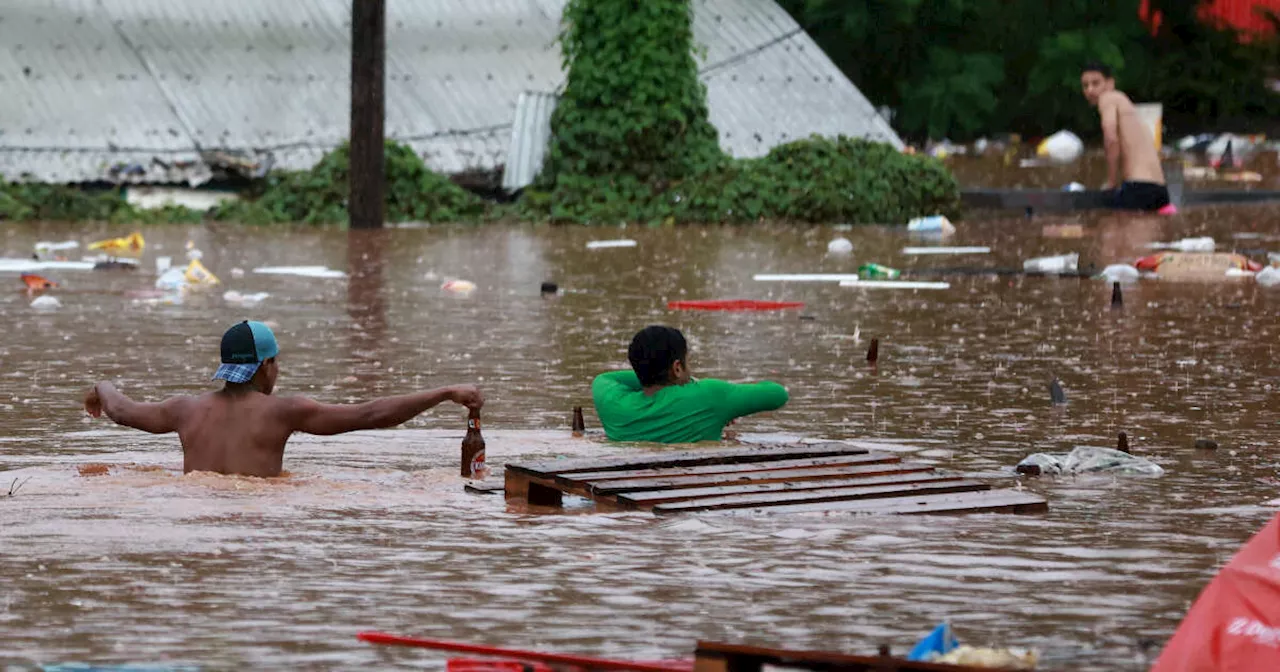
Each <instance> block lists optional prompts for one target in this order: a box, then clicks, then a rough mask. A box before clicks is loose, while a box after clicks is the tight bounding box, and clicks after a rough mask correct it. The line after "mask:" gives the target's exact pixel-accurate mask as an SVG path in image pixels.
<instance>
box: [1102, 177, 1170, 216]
mask: <svg viewBox="0 0 1280 672" xmlns="http://www.w3.org/2000/svg"><path fill="white" fill-rule="evenodd" d="M1107 205H1108V206H1110V207H1112V208H1116V209H1119V210H1149V211H1152V212H1154V211H1156V210H1159V209H1160V208H1163V207H1164V206H1166V205H1169V189H1168V188H1167V187H1165V186H1164V185H1163V184H1156V183H1154V182H1125V183H1123V184H1121V185H1120V188H1119V189H1116V190H1115V191H1114V192H1112V193H1111V197H1110V198H1109V199H1108V203H1107Z"/></svg>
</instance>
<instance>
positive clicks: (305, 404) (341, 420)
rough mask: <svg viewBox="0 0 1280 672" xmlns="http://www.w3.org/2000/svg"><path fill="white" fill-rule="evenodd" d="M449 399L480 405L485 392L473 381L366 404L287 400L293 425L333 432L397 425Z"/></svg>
mask: <svg viewBox="0 0 1280 672" xmlns="http://www.w3.org/2000/svg"><path fill="white" fill-rule="evenodd" d="M445 401H452V402H453V403H455V404H460V405H462V406H466V407H467V408H476V409H478V408H480V407H482V406H484V395H482V394H481V393H480V390H478V389H476V388H475V387H473V386H471V385H458V386H456V387H441V388H438V389H434V390H427V391H425V392H414V393H412V394H402V395H399V396H395V397H384V398H382V399H375V400H373V401H368V402H365V403H363V404H322V403H320V402H318V401H316V400H314V399H308V398H307V397H293V398H290V399H287V400H285V402H284V403H285V415H286V421H287V422H288V423H289V427H290V429H292V430H293V431H295V432H303V433H305V434H318V435H320V436H330V435H333V434H343V433H346V432H354V431H356V430H360V429H382V428H385V427H394V426H396V425H399V424H401V423H404V422H407V421H408V420H410V419H411V418H413V417H414V416H416V415H418V414H419V413H422V412H423V411H425V410H427V409H429V408H432V407H433V406H437V405H439V404H440V403H442V402H445Z"/></svg>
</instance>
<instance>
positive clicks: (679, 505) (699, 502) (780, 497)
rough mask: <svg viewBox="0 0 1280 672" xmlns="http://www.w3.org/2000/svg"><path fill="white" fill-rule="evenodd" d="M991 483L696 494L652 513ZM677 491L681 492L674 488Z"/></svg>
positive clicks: (878, 495)
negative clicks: (715, 494) (714, 495)
mask: <svg viewBox="0 0 1280 672" xmlns="http://www.w3.org/2000/svg"><path fill="white" fill-rule="evenodd" d="M990 489H991V486H990V485H988V484H986V483H982V482H979V481H971V480H964V479H957V480H950V481H933V482H924V483H889V484H884V485H860V486H855V487H847V488H823V489H821V490H801V491H798V492H769V493H764V494H759V495H730V496H727V497H698V498H694V499H688V500H683V501H678V502H668V503H666V504H658V505H655V506H654V507H653V511H654V513H686V512H689V511H710V510H713V509H742V508H750V507H760V506H777V505H783V504H801V503H805V502H841V501H848V500H860V499H879V498H884V497H914V496H917V495H925V494H942V493H948V492H979V491H982V490H990ZM676 492H680V491H679V490H677V491H676Z"/></svg>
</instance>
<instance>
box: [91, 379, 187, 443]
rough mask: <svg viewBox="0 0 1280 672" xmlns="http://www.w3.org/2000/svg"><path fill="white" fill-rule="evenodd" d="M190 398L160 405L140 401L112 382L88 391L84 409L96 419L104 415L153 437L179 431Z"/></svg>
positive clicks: (175, 398) (169, 400)
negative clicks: (148, 433) (184, 407)
mask: <svg viewBox="0 0 1280 672" xmlns="http://www.w3.org/2000/svg"><path fill="white" fill-rule="evenodd" d="M187 399H188V398H187V397H170V398H168V399H165V400H164V401H162V402H159V403H155V404H152V403H145V402H138V401H134V400H132V399H130V398H129V397H127V396H125V394H124V393H123V392H121V391H120V390H117V389H116V386H115V385H113V384H111V383H109V382H101V383H98V384H97V385H94V386H93V387H91V388H89V391H88V392H87V393H85V396H84V410H85V411H87V412H88V413H89V415H92V416H93V417H95V418H97V417H100V416H102V415H103V414H104V413H105V414H106V416H107V417H108V418H111V419H112V420H113V421H115V422H116V424H120V425H124V426H125V427H132V428H134V429H140V430H142V431H144V432H150V433H152V434H167V433H169V432H176V431H178V419H179V417H180V416H181V414H182V407H183V406H184V405H185V404H186V403H187Z"/></svg>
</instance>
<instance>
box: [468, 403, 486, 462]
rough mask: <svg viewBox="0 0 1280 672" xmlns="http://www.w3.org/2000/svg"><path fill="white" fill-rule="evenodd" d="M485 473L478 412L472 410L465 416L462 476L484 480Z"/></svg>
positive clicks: (482, 440)
mask: <svg viewBox="0 0 1280 672" xmlns="http://www.w3.org/2000/svg"><path fill="white" fill-rule="evenodd" d="M486 471H487V470H486V469H485V465H484V437H483V436H481V435H480V410H479V409H476V408H473V409H471V412H470V413H468V414H467V435H466V436H464V437H463V438H462V475H463V477H465V478H484V477H485V473H486Z"/></svg>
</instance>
